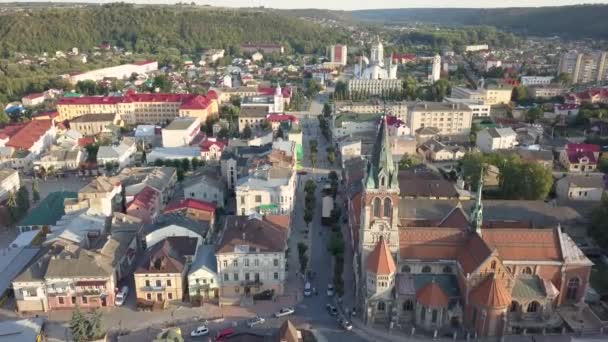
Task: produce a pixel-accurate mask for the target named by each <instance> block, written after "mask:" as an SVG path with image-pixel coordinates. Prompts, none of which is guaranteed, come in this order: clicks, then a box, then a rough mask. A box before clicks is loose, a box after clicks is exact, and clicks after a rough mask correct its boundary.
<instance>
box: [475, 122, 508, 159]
mask: <svg viewBox="0 0 608 342" xmlns="http://www.w3.org/2000/svg"><path fill="white" fill-rule="evenodd" d="M476 144H477V148H478V149H479V150H480V151H481V152H485V153H488V152H492V151H494V150H508V149H512V148H514V147H515V146H517V134H516V133H515V131H513V129H511V128H510V127H506V128H487V129H484V130H482V131H480V132H477V142H476Z"/></svg>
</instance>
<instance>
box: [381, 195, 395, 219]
mask: <svg viewBox="0 0 608 342" xmlns="http://www.w3.org/2000/svg"><path fill="white" fill-rule="evenodd" d="M392 212H393V204H392V202H391V199H390V198H388V197H387V198H385V199H384V215H383V216H384V217H391V213H392Z"/></svg>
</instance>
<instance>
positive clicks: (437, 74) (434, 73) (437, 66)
mask: <svg viewBox="0 0 608 342" xmlns="http://www.w3.org/2000/svg"><path fill="white" fill-rule="evenodd" d="M439 78H441V56H439V55H435V57H433V66H432V69H431V81H433V82H437V81H438V80H439Z"/></svg>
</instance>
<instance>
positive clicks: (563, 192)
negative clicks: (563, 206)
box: [555, 175, 606, 202]
mask: <svg viewBox="0 0 608 342" xmlns="http://www.w3.org/2000/svg"><path fill="white" fill-rule="evenodd" d="M555 184H556V185H555V192H556V193H557V197H558V198H559V199H561V200H570V201H595V202H599V201H600V200H601V199H602V195H603V194H604V191H605V189H606V181H605V179H604V175H567V176H565V177H564V178H561V179H559V180H558V181H557V182H556V183H555Z"/></svg>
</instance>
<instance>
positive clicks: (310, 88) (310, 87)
mask: <svg viewBox="0 0 608 342" xmlns="http://www.w3.org/2000/svg"><path fill="white" fill-rule="evenodd" d="M319 91H321V85H320V84H319V82H317V81H315V80H312V79H311V80H309V81H308V83H307V84H306V96H308V98H312V97H314V96H315V95H317V94H318V93H319Z"/></svg>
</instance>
